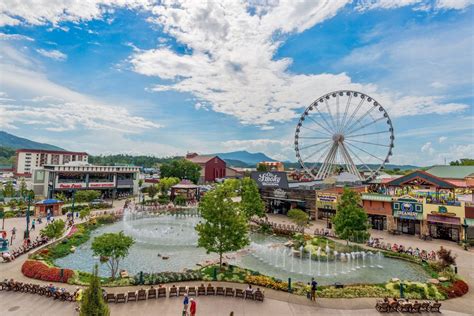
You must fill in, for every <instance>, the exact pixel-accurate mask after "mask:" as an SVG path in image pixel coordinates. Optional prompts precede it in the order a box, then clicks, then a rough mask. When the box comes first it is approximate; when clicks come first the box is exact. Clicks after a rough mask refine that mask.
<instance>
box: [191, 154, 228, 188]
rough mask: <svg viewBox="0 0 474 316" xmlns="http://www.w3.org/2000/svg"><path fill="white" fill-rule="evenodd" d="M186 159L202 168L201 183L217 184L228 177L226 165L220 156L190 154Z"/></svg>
mask: <svg viewBox="0 0 474 316" xmlns="http://www.w3.org/2000/svg"><path fill="white" fill-rule="evenodd" d="M186 159H187V160H189V161H191V162H194V163H196V164H198V165H199V166H201V177H200V178H199V182H200V183H205V182H215V181H216V179H220V178H225V176H226V163H225V161H224V160H222V159H221V158H219V157H218V156H201V155H198V154H196V153H189V154H187V155H186Z"/></svg>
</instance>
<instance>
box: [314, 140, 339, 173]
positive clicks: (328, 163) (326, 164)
mask: <svg viewBox="0 0 474 316" xmlns="http://www.w3.org/2000/svg"><path fill="white" fill-rule="evenodd" d="M336 152H337V143H336V142H334V143H333V144H332V147H331V150H330V151H329V154H328V156H327V157H326V159H325V160H324V163H323V164H322V166H321V168H320V169H319V171H318V173H317V175H316V178H317V179H324V178H326V175H327V173H328V172H329V169H330V166H331V161H333V160H334V156H335V155H336Z"/></svg>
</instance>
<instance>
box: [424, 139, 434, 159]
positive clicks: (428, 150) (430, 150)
mask: <svg viewBox="0 0 474 316" xmlns="http://www.w3.org/2000/svg"><path fill="white" fill-rule="evenodd" d="M421 152H422V153H425V154H428V155H430V156H431V155H433V154H434V153H435V149H434V148H433V146H432V144H431V142H427V143H425V144H424V145H423V146H421Z"/></svg>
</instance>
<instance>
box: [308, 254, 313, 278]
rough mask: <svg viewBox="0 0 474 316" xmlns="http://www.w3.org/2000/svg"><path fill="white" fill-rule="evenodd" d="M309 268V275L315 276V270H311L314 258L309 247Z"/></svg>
mask: <svg viewBox="0 0 474 316" xmlns="http://www.w3.org/2000/svg"><path fill="white" fill-rule="evenodd" d="M308 262H309V267H308V270H309V271H308V274H309V275H313V269H311V263H312V262H313V257H312V254H311V247H309V260H308Z"/></svg>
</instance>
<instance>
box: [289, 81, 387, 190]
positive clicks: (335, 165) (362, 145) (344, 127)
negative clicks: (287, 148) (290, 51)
mask: <svg viewBox="0 0 474 316" xmlns="http://www.w3.org/2000/svg"><path fill="white" fill-rule="evenodd" d="M394 140H395V136H394V135H393V126H392V121H391V120H390V117H389V115H388V113H387V111H386V110H385V109H384V108H383V106H382V105H380V104H379V103H378V102H377V101H375V100H374V99H373V98H371V97H370V96H368V95H366V94H364V93H360V92H357V91H350V90H343V91H335V92H331V93H328V94H326V95H323V96H322V97H320V98H318V99H317V100H316V101H314V102H313V103H312V104H311V105H310V106H309V107H307V108H306V110H305V111H304V113H303V114H302V115H301V117H300V120H299V122H298V125H297V126H296V132H295V151H296V157H297V159H298V162H299V163H300V165H301V167H302V168H303V169H304V170H305V171H306V172H307V173H308V174H309V175H311V176H312V177H313V178H314V179H316V180H321V179H325V178H327V177H330V176H332V175H335V174H338V173H340V172H349V173H351V174H353V175H355V176H356V177H357V178H359V179H360V180H361V181H369V180H371V179H373V178H375V177H376V175H377V174H378V173H379V171H380V170H381V169H383V168H384V165H385V164H386V163H388V162H389V158H390V156H391V155H392V149H393V147H394V144H393V143H394ZM362 171H363V172H362Z"/></svg>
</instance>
